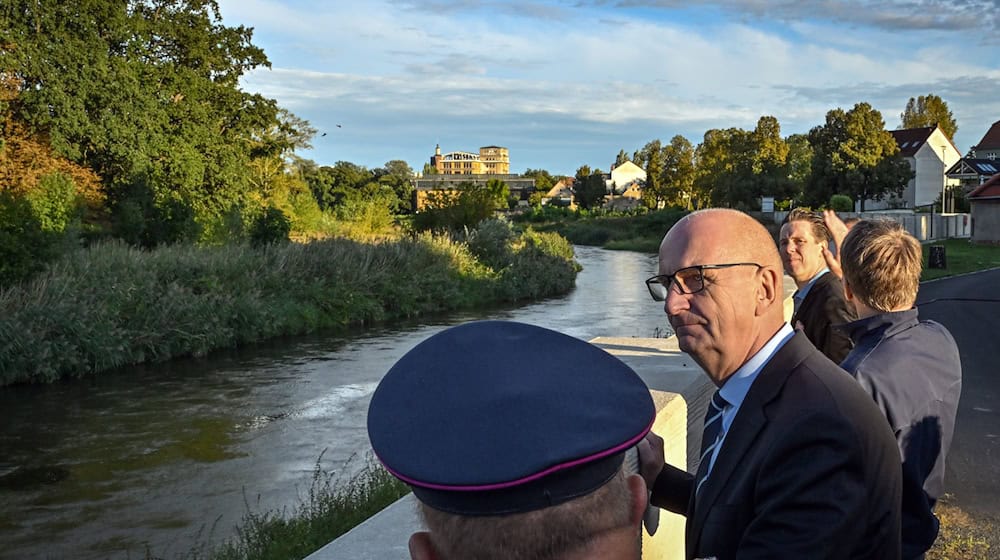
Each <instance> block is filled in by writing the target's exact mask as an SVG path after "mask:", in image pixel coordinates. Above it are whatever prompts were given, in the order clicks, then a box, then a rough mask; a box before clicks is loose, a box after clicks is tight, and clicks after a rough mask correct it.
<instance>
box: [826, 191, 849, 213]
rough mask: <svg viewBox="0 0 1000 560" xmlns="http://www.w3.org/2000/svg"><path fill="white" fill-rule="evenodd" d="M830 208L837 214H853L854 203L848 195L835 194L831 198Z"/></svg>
mask: <svg viewBox="0 0 1000 560" xmlns="http://www.w3.org/2000/svg"><path fill="white" fill-rule="evenodd" d="M830 208H832V209H833V210H835V211H837V212H853V211H854V201H853V200H851V197H849V196H847V195H846V194H835V195H833V196H831V197H830Z"/></svg>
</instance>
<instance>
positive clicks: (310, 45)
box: [221, 0, 1000, 172]
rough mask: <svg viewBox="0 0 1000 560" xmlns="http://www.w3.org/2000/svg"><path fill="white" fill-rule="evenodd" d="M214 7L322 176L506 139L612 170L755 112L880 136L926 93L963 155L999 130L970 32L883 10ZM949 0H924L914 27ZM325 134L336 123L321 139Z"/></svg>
mask: <svg viewBox="0 0 1000 560" xmlns="http://www.w3.org/2000/svg"><path fill="white" fill-rule="evenodd" d="M972 1H973V2H975V1H976V0H972ZM640 3H641V4H644V5H650V4H658V5H668V6H673V5H674V4H673V3H671V2H656V3H651V2H640ZM221 4H222V13H223V16H224V17H225V21H226V23H227V24H229V25H236V24H247V25H251V26H254V27H255V28H256V32H255V39H254V41H255V43H256V44H258V45H260V46H262V47H264V49H265V52H266V53H267V54H268V56H269V58H270V59H271V61H272V63H273V65H274V69H273V70H270V71H268V70H258V71H255V72H253V73H251V74H250V75H248V76H247V77H246V78H245V80H244V82H243V83H244V86H245V87H246V88H247V89H249V90H253V91H259V92H261V93H263V94H264V95H267V96H269V97H273V98H275V99H277V100H278V101H279V103H280V104H281V105H282V106H284V107H287V108H289V109H290V110H292V111H293V112H295V113H296V114H298V115H299V116H301V117H303V118H306V119H308V120H309V121H311V122H312V123H313V124H314V125H315V126H316V127H317V128H319V129H320V130H329V131H330V134H329V136H328V137H325V138H324V140H323V141H319V139H317V143H316V144H317V146H316V149H315V150H313V152H311V153H310V154H308V156H309V157H313V158H315V159H316V160H317V161H319V162H320V163H324V164H325V163H332V162H333V161H336V160H339V159H344V160H347V161H354V162H356V163H359V164H362V165H368V166H375V165H381V164H382V163H384V162H385V161H388V160H390V159H405V160H407V161H409V162H411V164H413V165H415V166H417V167H419V165H418V164H421V165H422V162H423V161H425V160H426V158H427V157H428V156H429V155H430V153H431V151H432V150H433V144H434V143H436V142H437V141H442V142H448V143H449V146H448V148H447V149H449V150H455V149H466V150H474V149H475V148H476V147H478V146H479V145H487V144H494V143H498V144H502V145H507V146H508V147H509V148H511V151H512V159H513V160H514V161H515V162H517V161H522V162H524V163H526V164H527V163H529V162H530V164H529V165H526V167H541V168H549V169H552V170H554V171H555V172H572V171H573V170H575V168H576V167H578V166H579V165H582V164H588V165H591V166H594V167H598V166H599V167H603V168H607V161H609V160H611V159H613V158H614V156H615V154H617V152H618V150H619V149H625V150H626V151H628V152H631V151H632V150H634V149H636V148H639V147H641V146H642V145H643V144H645V143H646V142H647V141H649V140H651V139H654V138H659V139H661V140H663V141H668V140H669V138H670V137H672V136H673V135H675V134H684V135H685V136H687V137H688V138H689V139H691V140H692V141H693V142H695V143H697V142H698V141H699V140H700V139H701V137H702V135H703V133H704V131H705V130H706V129H708V128H728V127H733V126H736V127H741V128H750V127H752V126H753V125H754V124H755V123H756V120H757V118H758V117H759V116H761V115H765V114H767V115H774V116H776V117H777V118H778V120H779V122H780V123H781V124H782V129H783V131H784V132H785V133H786V134H787V133H790V132H804V131H806V130H808V129H809V128H810V127H812V126H815V125H817V124H820V123H821V122H822V120H823V117H824V115H825V113H826V111H828V110H830V109H832V108H834V107H838V106H840V107H845V108H846V107H850V106H852V105H853V104H854V103H857V102H859V101H868V102H871V103H872V104H873V106H875V107H876V108H880V109H881V110H882V111H883V116H884V117H885V118H886V123H887V126H889V127H890V128H891V127H894V126H895V124H896V121H897V119H898V113H899V111H901V110H902V108H903V106H904V105H905V102H906V99H908V98H909V97H911V96H916V95H923V94H927V93H936V94H938V95H941V96H942V97H944V98H945V100H946V101H948V102H949V104H950V105H951V107H952V110H953V111H954V113H955V116H956V118H957V119H959V127H960V131H959V134H960V136H962V135H963V134H965V133H966V131H967V130H969V131H970V132H968V134H969V135H970V137H969V138H966V137H964V136H962V138H959V139H956V143H957V144H958V145H959V146H960V147H961V146H963V145H964V144H969V143H971V142H974V141H975V140H978V136H977V135H981V134H982V132H980V131H979V129H983V130H985V129H984V128H983V126H984V125H983V123H982V122H981V121H982V120H983V119H988V122H986V123H985V126H988V125H989V123H992V122H993V121H994V120H996V119H997V118H1000V106H998V104H1000V101H998V96H997V95H996V94H995V92H996V91H997V90H998V87H997V86H998V80H1000V61H998V60H997V59H996V58H995V55H994V54H993V50H992V49H990V48H989V47H987V46H983V45H977V44H974V43H973V44H970V43H969V41H968V35H969V34H968V33H945V32H943V31H930V32H926V31H925V32H923V33H899V32H896V33H888V32H884V31H882V27H885V26H893V28H898V27H903V26H905V25H909V26H914V25H917V24H918V23H919V22H918V21H917V19H918V18H915V17H911V18H910V21H909V23H906V24H905V25H904V23H902V22H900V21H896V22H888V23H886V22H882V21H881V20H879V22H877V25H876V24H874V23H871V22H870V21H869V20H875V19H877V13H875V12H878V10H874V11H873V13H870V14H866V15H863V16H861V15H852V14H851V13H850V10H844V9H842V8H840V7H838V5H837V4H836V3H809V4H810V5H812V6H813V7H814V8H815V9H813V10H811V11H810V12H809V13H808V14H807V13H804V12H802V8H799V7H798V3H795V2H787V3H783V4H777V5H775V4H774V3H764V2H762V1H761V2H739V1H733V2H716V3H715V4H714V6H715V11H712V10H708V11H705V10H703V9H701V8H691V7H684V8H677V9H676V10H674V9H652V10H651V9H649V8H644V9H631V8H629V7H628V6H627V5H625V4H623V3H617V4H614V5H611V4H606V3H596V4H595V5H590V6H588V5H577V4H574V5H570V4H567V3H558V2H553V3H530V6H531V9H525V8H527V7H528V6H529V4H525V3H519V4H505V3H502V2H485V1H484V2H473V1H452V2H444V1H438V2H414V1H409V2H396V3H393V2H366V3H364V4H363V5H362V4H357V3H342V2H334V3H329V4H327V3H323V2H320V1H318V0H315V1H300V2H292V1H291V0H289V1H287V2H276V1H274V0H271V1H267V0H249V1H246V2H244V1H242V0H241V1H239V2H236V1H235V0H224V1H223V2H221ZM633 4H636V3H633ZM677 5H678V6H679V4H677ZM944 5H945V4H943V3H942V2H937V1H935V2H932V3H930V4H928V5H927V6H928V8H927V14H930V15H928V16H924V17H931V16H933V15H934V14H937V13H938V11H939V10H940V9H941V7H942V6H944ZM685 6H687V4H685ZM853 6H854V8H855V9H857V10H861V8H862V7H863V6H864V5H863V4H862V3H860V2H855V4H853ZM899 6H905V7H911V6H913V4H897V7H899ZM719 8H722V9H719ZM869 8H870V6H869ZM907 9H909V8H907ZM727 11H732V12H734V13H736V14H737V15H738V14H743V15H749V18H744V19H742V20H740V19H733V18H731V17H729V16H728V12H727ZM870 11H871V10H870ZM963 13H964V12H963ZM934 17H938V16H934ZM955 17H957V16H955ZM829 21H835V22H838V23H836V24H834V25H831V24H829ZM956 21H957V20H956ZM843 22H847V23H849V25H845V23H843ZM956 25H957V24H956ZM963 25H964V24H963ZM859 26H860V27H859ZM953 76H958V77H960V78H952V77H953ZM991 86H992V87H991ZM991 112H992V115H993V116H990V115H991ZM964 119H970V120H971V121H973V122H968V123H966V122H963V121H964ZM335 124H342V125H343V129H336V131H335V132H334V128H335ZM971 136H975V138H971ZM970 138H971V139H970ZM515 168H517V169H520V168H521V164H515Z"/></svg>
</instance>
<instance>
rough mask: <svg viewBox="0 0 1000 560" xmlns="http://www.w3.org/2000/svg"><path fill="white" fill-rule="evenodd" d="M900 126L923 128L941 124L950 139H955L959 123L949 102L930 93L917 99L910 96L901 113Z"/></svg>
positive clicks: (942, 130) (942, 129)
mask: <svg viewBox="0 0 1000 560" xmlns="http://www.w3.org/2000/svg"><path fill="white" fill-rule="evenodd" d="M899 121H900V126H899V127H900V128H923V127H926V126H935V125H937V126H939V127H941V132H943V133H944V135H945V136H947V137H948V139H949V140H954V139H955V133H956V132H958V124H957V123H956V122H955V117H954V116H953V115H952V114H951V110H950V109H948V104H947V103H946V102H945V101H944V100H943V99H941V98H940V97H938V96H936V95H934V94H932V93H929V94H927V95H921V96H920V97H917V98H916V99H914V98H912V97H911V98H910V100H909V101H907V102H906V108H905V109H903V112H902V113H900V114H899Z"/></svg>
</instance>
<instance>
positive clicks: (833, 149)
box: [803, 103, 913, 211]
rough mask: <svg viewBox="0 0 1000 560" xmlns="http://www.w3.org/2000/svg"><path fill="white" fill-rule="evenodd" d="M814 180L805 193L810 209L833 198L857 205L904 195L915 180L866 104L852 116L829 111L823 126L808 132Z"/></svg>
mask: <svg viewBox="0 0 1000 560" xmlns="http://www.w3.org/2000/svg"><path fill="white" fill-rule="evenodd" d="M809 144H810V145H811V146H812V148H813V160H812V175H811V176H810V180H809V183H808V184H807V186H806V190H805V192H804V193H803V194H804V197H805V201H806V203H807V204H809V205H813V206H817V207H818V206H822V205H824V204H826V202H827V201H828V200H830V197H831V196H833V195H835V194H845V195H848V196H850V197H851V199H852V200H855V201H860V202H861V210H862V211H863V210H864V201H865V200H868V199H872V200H882V199H883V198H885V197H886V196H890V195H895V196H899V195H900V194H902V192H903V189H904V188H906V183H907V182H908V181H909V180H910V179H911V178H912V177H913V172H912V171H911V170H910V166H909V164H908V163H906V161H905V160H904V159H903V158H902V157H901V156H900V155H899V146H897V145H896V140H895V139H893V137H892V135H891V134H889V132H888V131H887V130H885V121H883V120H882V114H881V113H879V112H878V111H876V110H875V109H873V108H872V106H871V105H869V104H868V103H858V104H856V105H855V106H854V107H853V108H852V109H851V110H850V111H847V112H845V111H844V110H843V109H839V108H838V109H833V110H831V111H829V112H828V113H827V114H826V123H825V124H824V125H822V126H817V127H814V128H813V129H812V130H810V131H809Z"/></svg>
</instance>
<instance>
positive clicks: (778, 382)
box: [686, 332, 812, 557]
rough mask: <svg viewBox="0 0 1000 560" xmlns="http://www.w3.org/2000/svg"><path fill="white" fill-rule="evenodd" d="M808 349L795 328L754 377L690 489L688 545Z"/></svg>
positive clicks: (696, 535) (765, 422)
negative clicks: (698, 482)
mask: <svg viewBox="0 0 1000 560" xmlns="http://www.w3.org/2000/svg"><path fill="white" fill-rule="evenodd" d="M811 349H812V345H811V344H810V342H809V339H807V338H806V337H805V335H804V334H802V333H801V332H796V333H795V335H794V336H793V337H792V338H790V339H789V340H788V342H786V343H785V345H784V346H782V347H781V348H780V349H779V350H778V351H777V352H776V353H775V354H774V356H771V359H770V360H768V362H767V364H765V365H764V368H763V369H762V370H761V372H760V374H758V376H757V379H755V380H754V382H753V385H752V386H751V387H750V391H749V392H748V393H747V396H746V398H745V399H744V400H743V404H742V405H740V411H739V412H738V413H737V415H736V418H734V419H733V423H732V425H731V426H730V427H729V431H728V432H727V433H726V439H725V441H724V442H723V444H722V448H721V449H720V450H719V455H718V456H717V457H716V458H715V465H714V466H713V467H712V473H711V475H710V476H709V477H708V480H707V481H706V482H705V484H704V485H703V486H702V488H701V492H700V495H699V496H695V495H694V493H693V492H692V496H691V503H690V505H689V507H688V511H690V512H693V517H692V518H691V519H690V520H689V521H690V522H689V523H688V527H687V528H688V531H687V535H686V536H687V543H688V545H689V546H693V545H696V544H697V542H698V541H699V539H700V538H701V528H702V526H704V523H705V518H706V517H707V516H708V512H709V511H711V509H712V506H713V505H714V504H715V502H716V501H717V500H718V499H719V497H720V495H721V494H722V492H723V490H725V489H726V486H727V483H728V482H729V479H730V478H731V477H732V475H733V474H734V473H735V472H736V471H737V469H739V467H740V465H741V463H742V462H743V458H744V456H745V455H746V454H747V452H748V451H749V450H750V448H751V447H752V446H753V443H754V442H755V441H756V440H757V437H758V435H759V434H760V432H761V431H762V430H763V429H764V427H765V426H766V425H767V422H768V418H767V414H766V413H765V411H764V409H765V407H766V406H767V404H768V403H769V402H771V401H772V400H774V398H775V397H777V395H778V393H779V392H780V391H781V388H782V387H783V386H784V385H785V381H786V380H787V379H788V376H789V375H790V374H791V372H792V371H793V370H794V369H795V368H796V367H797V366H798V364H800V363H801V362H802V360H804V359H805V358H806V356H807V355H808V354H809V351H810V350H811ZM693 552H698V551H697V550H692V549H689V550H688V556H689V557H691V556H692V553H693Z"/></svg>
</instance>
